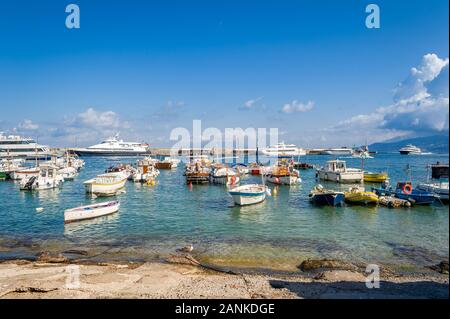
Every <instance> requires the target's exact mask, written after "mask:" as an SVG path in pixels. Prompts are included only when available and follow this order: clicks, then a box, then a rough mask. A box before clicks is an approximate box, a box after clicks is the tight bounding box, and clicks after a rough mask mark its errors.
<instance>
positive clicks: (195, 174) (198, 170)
mask: <svg viewBox="0 0 450 319" xmlns="http://www.w3.org/2000/svg"><path fill="white" fill-rule="evenodd" d="M202 164H203V165H202ZM210 172H211V168H210V167H209V166H208V165H207V164H206V163H205V162H202V161H196V162H193V163H189V164H187V165H186V170H185V172H184V174H183V175H184V176H185V177H186V183H187V184H206V183H209V180H210V177H209V174H210Z"/></svg>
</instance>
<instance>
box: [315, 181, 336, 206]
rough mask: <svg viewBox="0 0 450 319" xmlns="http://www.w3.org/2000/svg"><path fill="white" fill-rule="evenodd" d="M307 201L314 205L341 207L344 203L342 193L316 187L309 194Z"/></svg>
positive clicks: (319, 186) (320, 186)
mask: <svg viewBox="0 0 450 319" xmlns="http://www.w3.org/2000/svg"><path fill="white" fill-rule="evenodd" d="M309 200H310V201H311V202H312V203H313V204H315V205H326V206H342V205H343V204H344V201H345V195H344V193H343V192H336V191H333V190H327V189H324V188H323V186H322V185H317V186H316V187H314V188H313V189H312V190H311V192H310V193H309Z"/></svg>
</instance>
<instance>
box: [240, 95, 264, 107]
mask: <svg viewBox="0 0 450 319" xmlns="http://www.w3.org/2000/svg"><path fill="white" fill-rule="evenodd" d="M261 99H262V96H261V97H258V98H256V99H250V100H248V101H245V102H244V105H243V107H244V108H245V109H251V108H252V107H253V106H254V105H255V103H256V102H258V101H260V100H261Z"/></svg>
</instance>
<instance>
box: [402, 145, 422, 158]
mask: <svg viewBox="0 0 450 319" xmlns="http://www.w3.org/2000/svg"><path fill="white" fill-rule="evenodd" d="M399 152H400V154H403V155H408V154H422V150H421V149H420V148H418V147H417V146H414V145H412V144H408V145H406V146H404V147H402V148H401V149H400V150H399Z"/></svg>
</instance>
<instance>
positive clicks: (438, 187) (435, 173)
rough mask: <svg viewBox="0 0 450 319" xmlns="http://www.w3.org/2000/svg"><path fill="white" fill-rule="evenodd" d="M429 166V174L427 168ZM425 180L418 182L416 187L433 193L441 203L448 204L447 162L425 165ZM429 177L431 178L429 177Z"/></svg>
mask: <svg viewBox="0 0 450 319" xmlns="http://www.w3.org/2000/svg"><path fill="white" fill-rule="evenodd" d="M430 168H431V176H430V171H429V169H430ZM427 170H428V171H427V181H426V182H423V183H419V184H418V185H417V188H418V189H420V190H423V191H425V192H429V193H432V194H435V195H436V196H437V197H438V198H439V200H440V201H441V202H442V203H445V204H448V202H449V198H448V188H449V187H448V186H449V185H448V164H447V165H446V164H441V163H439V162H437V163H436V164H432V165H431V166H427ZM430 177H431V179H430Z"/></svg>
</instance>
